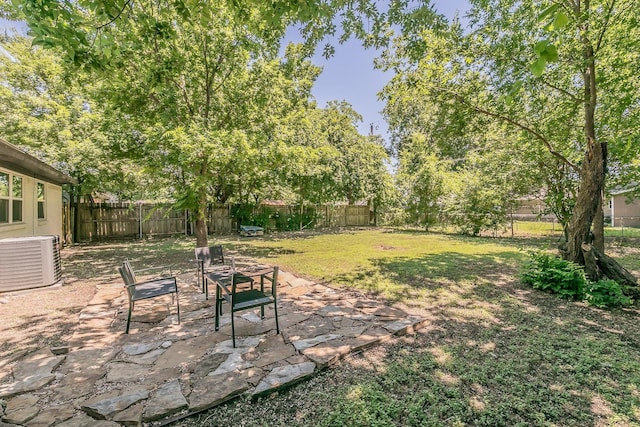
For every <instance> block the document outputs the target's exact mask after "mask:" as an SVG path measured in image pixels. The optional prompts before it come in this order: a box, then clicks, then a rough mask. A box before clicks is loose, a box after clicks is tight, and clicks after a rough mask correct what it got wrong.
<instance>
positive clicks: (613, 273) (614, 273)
mask: <svg viewBox="0 0 640 427" xmlns="http://www.w3.org/2000/svg"><path fill="white" fill-rule="evenodd" d="M591 252H592V253H593V258H594V259H595V261H596V263H597V266H598V268H599V269H600V271H602V273H603V275H605V276H607V277H608V278H609V279H611V280H615V281H616V282H618V283H620V284H621V285H623V286H632V287H637V286H638V281H637V280H636V278H635V277H634V276H633V275H632V274H631V273H629V272H628V271H627V270H625V269H624V267H622V266H621V265H620V264H619V263H618V262H617V261H616V260H614V259H613V258H611V257H610V256H608V255H605V254H603V253H602V252H600V251H599V250H598V249H597V248H596V247H595V246H594V247H592V248H591Z"/></svg>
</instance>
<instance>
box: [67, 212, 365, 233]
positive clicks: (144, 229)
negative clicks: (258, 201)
mask: <svg viewBox="0 0 640 427" xmlns="http://www.w3.org/2000/svg"><path fill="white" fill-rule="evenodd" d="M65 210H66V212H65V213H64V218H66V219H65V221H64V233H65V235H66V236H69V235H70V234H71V233H72V232H74V230H75V233H76V236H75V239H74V240H75V241H80V242H82V241H91V240H100V239H112V238H132V237H142V236H149V235H168V234H192V233H193V229H194V226H193V222H192V217H191V215H190V213H189V212H188V211H184V210H179V209H175V208H173V207H171V206H169V205H163V204H151V203H92V204H90V203H80V204H78V205H77V207H76V206H73V207H71V208H69V207H68V205H67V206H66V207H65ZM232 215H233V208H232V206H231V205H223V206H212V207H211V208H210V209H209V215H208V218H207V226H208V229H209V233H210V234H228V233H232V232H236V231H237V230H238V227H239V225H240V224H238V219H237V218H234V217H233V216H232ZM260 215H262V216H263V218H269V219H268V220H267V222H268V225H267V227H268V228H269V229H278V228H280V226H281V225H282V221H280V220H282V219H284V218H287V219H289V220H292V219H295V220H296V223H295V224H289V225H291V226H292V228H293V229H302V228H332V227H351V226H368V225H371V224H372V223H373V217H372V213H371V211H370V208H369V206H353V205H346V206H304V207H301V206H289V205H287V206H258V207H257V208H255V209H254V210H253V216H254V217H257V216H260ZM310 218H312V219H313V220H310ZM298 220H299V223H298ZM74 222H75V226H74ZM243 224H244V225H246V223H243ZM290 229H291V228H290Z"/></svg>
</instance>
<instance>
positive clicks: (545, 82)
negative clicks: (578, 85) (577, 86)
mask: <svg viewBox="0 0 640 427" xmlns="http://www.w3.org/2000/svg"><path fill="white" fill-rule="evenodd" d="M540 81H541V82H542V83H543V84H544V85H545V86H549V87H550V88H551V89H555V90H557V91H558V92H560V93H561V94H563V95H566V96H568V97H569V98H571V100H572V101H573V102H575V103H576V104H582V102H583V101H584V100H583V99H581V98H578V97H577V96H575V95H574V94H572V93H571V92H569V91H568V90H565V89H562V88H561V87H558V86H556V85H554V84H553V83H551V82H548V81H547V80H545V79H540Z"/></svg>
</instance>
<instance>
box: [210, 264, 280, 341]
mask: <svg viewBox="0 0 640 427" xmlns="http://www.w3.org/2000/svg"><path fill="white" fill-rule="evenodd" d="M246 277H247V276H245V275H244V274H242V273H235V272H234V273H233V275H232V277H231V280H229V282H228V283H225V281H222V280H219V281H217V282H216V323H215V329H216V331H217V330H218V329H219V324H220V323H219V318H220V314H221V313H222V302H223V301H227V302H228V303H229V307H230V308H231V336H232V339H233V347H234V348H235V346H236V328H235V322H234V320H233V318H234V316H233V314H234V313H235V312H238V311H241V310H248V309H251V308H256V307H260V316H261V318H262V319H264V306H265V305H268V304H273V308H274V313H275V318H276V319H275V320H276V333H278V334H279V333H280V325H279V324H278V297H277V291H276V290H277V288H278V267H273V270H271V271H269V272H264V273H261V274H260V289H253V288H252V289H247V290H238V289H237V285H238V284H240V283H245V282H246V279H245V278H246ZM265 284H267V285H268V286H270V287H271V289H269V290H268V291H265ZM229 285H230V286H231V289H229Z"/></svg>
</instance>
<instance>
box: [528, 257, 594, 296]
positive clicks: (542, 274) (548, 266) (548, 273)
mask: <svg viewBox="0 0 640 427" xmlns="http://www.w3.org/2000/svg"><path fill="white" fill-rule="evenodd" d="M529 255H530V258H529V260H528V262H527V263H526V264H525V267H524V269H523V271H522V273H521V274H520V279H521V280H522V282H523V283H525V284H527V285H531V286H533V288H534V289H540V290H543V291H547V292H551V293H555V294H558V295H559V296H560V297H562V298H565V299H572V300H581V299H582V298H583V297H584V293H585V289H586V287H587V278H586V276H585V274H584V270H583V269H582V267H581V266H580V265H578V264H574V263H572V262H569V261H565V260H563V259H561V258H558V257H557V256H555V255H552V254H550V253H548V252H542V251H538V252H530V253H529Z"/></svg>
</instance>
